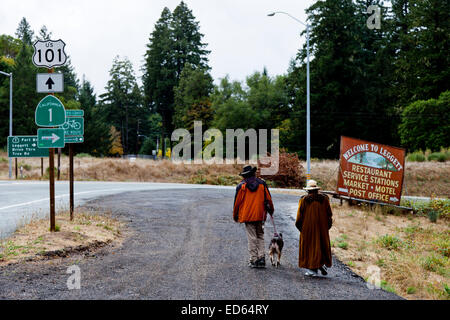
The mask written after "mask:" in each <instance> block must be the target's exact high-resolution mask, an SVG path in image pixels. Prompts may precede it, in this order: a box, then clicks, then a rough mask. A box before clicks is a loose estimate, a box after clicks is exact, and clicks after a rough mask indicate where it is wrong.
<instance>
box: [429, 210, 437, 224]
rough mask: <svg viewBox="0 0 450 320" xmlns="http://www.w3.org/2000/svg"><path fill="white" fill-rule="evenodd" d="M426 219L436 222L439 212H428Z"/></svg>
mask: <svg viewBox="0 0 450 320" xmlns="http://www.w3.org/2000/svg"><path fill="white" fill-rule="evenodd" d="M427 216H428V219H430V221H431V222H436V221H437V219H438V218H439V211H438V210H429V211H428V213H427Z"/></svg>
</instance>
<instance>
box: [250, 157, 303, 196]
mask: <svg viewBox="0 0 450 320" xmlns="http://www.w3.org/2000/svg"><path fill="white" fill-rule="evenodd" d="M269 166H270V164H269V165H268V164H265V163H261V162H260V161H258V171H257V175H258V176H261V177H262V178H264V179H266V180H270V181H273V182H275V184H276V185H277V187H295V188H302V187H304V186H305V183H306V176H305V175H304V170H303V167H302V166H301V164H300V160H299V158H298V155H297V154H296V153H288V152H286V151H284V150H281V151H280V158H279V166H278V172H277V173H276V174H274V175H261V168H268V167H269Z"/></svg>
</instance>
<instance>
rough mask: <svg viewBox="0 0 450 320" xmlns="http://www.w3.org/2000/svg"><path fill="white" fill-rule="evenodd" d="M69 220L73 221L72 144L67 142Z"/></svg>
mask: <svg viewBox="0 0 450 320" xmlns="http://www.w3.org/2000/svg"><path fill="white" fill-rule="evenodd" d="M69 176H70V178H69V179H70V188H69V189H70V221H73V207H74V205H73V203H74V201H73V200H74V199H73V144H72V143H69Z"/></svg>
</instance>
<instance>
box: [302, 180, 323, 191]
mask: <svg viewBox="0 0 450 320" xmlns="http://www.w3.org/2000/svg"><path fill="white" fill-rule="evenodd" d="M319 189H320V187H318V186H317V181H316V180H312V179H311V180H308V182H307V183H306V187H304V188H303V190H307V191H310V190H319Z"/></svg>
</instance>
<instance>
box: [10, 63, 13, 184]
mask: <svg viewBox="0 0 450 320" xmlns="http://www.w3.org/2000/svg"><path fill="white" fill-rule="evenodd" d="M12 82H13V74H12V72H11V73H10V75H9V136H10V137H12V135H13V132H12V121H13V120H12V99H13V96H12V90H13V89H12V88H13V87H12V86H13V83H12ZM11 168H12V166H11V158H9V179H11V176H12V172H11Z"/></svg>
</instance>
